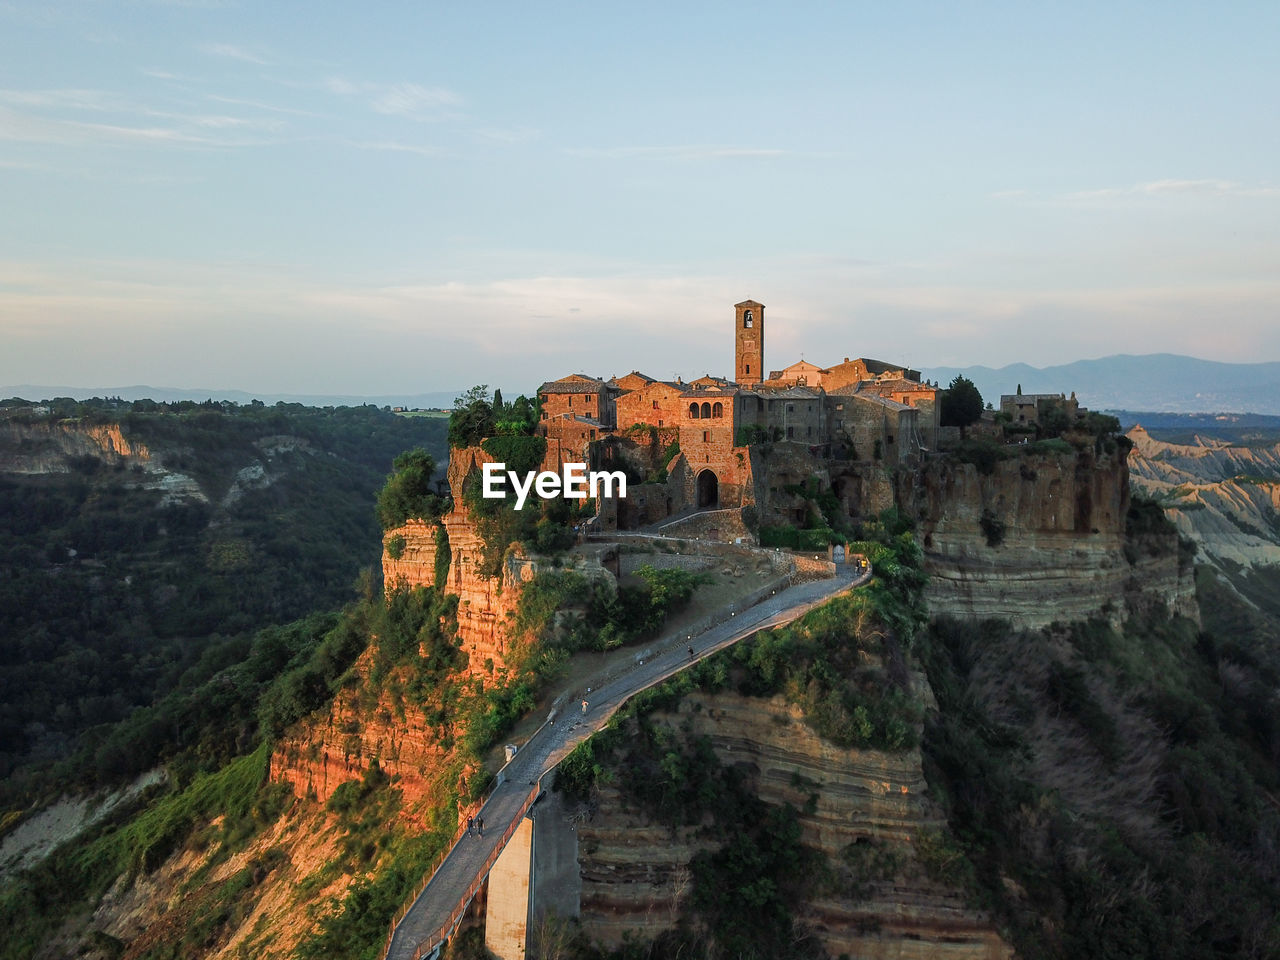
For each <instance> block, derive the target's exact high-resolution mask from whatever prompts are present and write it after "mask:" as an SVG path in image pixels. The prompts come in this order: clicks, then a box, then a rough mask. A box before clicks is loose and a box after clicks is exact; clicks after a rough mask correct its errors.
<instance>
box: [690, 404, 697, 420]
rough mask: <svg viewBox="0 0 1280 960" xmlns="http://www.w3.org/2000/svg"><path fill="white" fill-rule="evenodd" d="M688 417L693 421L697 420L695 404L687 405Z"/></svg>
mask: <svg viewBox="0 0 1280 960" xmlns="http://www.w3.org/2000/svg"><path fill="white" fill-rule="evenodd" d="M689 416H690V417H692V418H693V419H694V420H697V419H698V405H697V404H696V403H691V404H689Z"/></svg>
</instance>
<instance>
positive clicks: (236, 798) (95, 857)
mask: <svg viewBox="0 0 1280 960" xmlns="http://www.w3.org/2000/svg"><path fill="white" fill-rule="evenodd" d="M269 754H270V751H269V748H268V746H267V745H266V744H265V743H264V744H262V745H261V746H259V747H258V749H256V750H255V751H253V752H252V753H249V754H246V755H244V756H241V757H239V758H237V759H236V760H234V761H232V762H231V763H228V764H227V765H226V766H225V767H223V768H221V769H220V770H217V771H215V772H213V773H208V774H201V775H199V776H197V777H196V778H195V779H194V780H192V782H191V783H190V784H188V785H187V786H186V787H185V788H184V789H181V790H178V791H176V792H171V793H169V794H167V795H165V796H163V797H161V798H159V799H158V800H156V801H154V802H153V803H151V804H150V805H149V806H148V807H147V808H146V809H145V810H143V811H142V812H141V813H140V814H138V815H137V816H134V817H132V818H126V819H123V820H118V821H112V822H108V823H106V824H104V825H101V826H100V827H98V828H97V829H96V830H95V831H94V832H93V834H92V835H91V836H90V837H89V838H87V839H85V840H84V841H83V842H81V843H80V844H78V845H77V846H75V847H74V848H69V847H61V848H59V849H58V850H57V851H55V852H54V853H53V854H52V855H51V856H50V857H48V858H47V859H46V860H44V861H42V862H41V863H40V864H39V865H38V866H37V867H35V868H34V869H32V870H28V871H26V872H24V873H22V874H20V875H18V877H17V878H16V879H14V880H12V881H10V882H9V883H7V884H6V885H5V886H4V887H3V888H0V923H2V924H3V927H4V929H5V931H6V936H5V938H4V941H3V943H0V957H5V958H9V957H14V958H17V957H31V956H35V955H36V954H37V953H38V952H39V951H40V949H41V948H42V947H44V946H45V945H46V944H47V940H48V937H49V935H50V934H51V933H52V932H53V931H54V930H56V929H57V928H58V927H59V926H60V925H61V924H62V922H63V921H64V919H65V915H66V912H67V911H68V910H72V909H79V908H81V906H82V904H84V903H85V902H86V901H96V900H97V898H99V897H100V896H101V895H102V894H103V893H105V892H106V890H107V888H108V887H109V886H110V885H111V884H112V882H114V881H115V879H116V877H118V876H120V875H121V874H125V875H128V876H133V875H135V874H138V873H145V872H149V871H151V870H153V869H154V868H155V867H156V866H158V865H159V864H160V862H161V861H163V860H164V859H165V858H166V857H167V856H168V855H169V854H170V853H171V852H173V850H175V849H176V848H177V847H178V846H179V845H180V844H181V843H182V842H184V841H185V840H186V839H187V837H188V836H189V835H190V833H191V831H192V829H193V828H194V827H196V826H197V825H199V824H202V823H207V822H208V821H210V820H212V819H214V818H215V817H223V820H222V822H221V826H220V827H217V828H213V829H211V830H208V831H206V834H205V836H204V838H203V839H204V842H206V843H218V844H219V845H220V849H219V855H218V856H219V859H223V858H225V857H226V856H227V855H228V854H229V853H230V852H231V851H232V850H233V849H235V848H236V847H237V846H238V845H241V844H243V842H244V839H245V838H246V837H247V836H249V835H251V834H252V833H253V832H254V831H255V830H256V829H257V825H258V824H260V823H264V822H267V821H269V820H271V819H274V817H275V816H278V815H279V813H280V807H279V804H278V794H276V793H275V792H273V791H271V790H263V789H262V782H263V779H264V777H265V776H266V772H267V759H268V757H269Z"/></svg>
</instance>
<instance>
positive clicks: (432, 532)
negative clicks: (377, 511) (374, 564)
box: [382, 520, 442, 590]
mask: <svg viewBox="0 0 1280 960" xmlns="http://www.w3.org/2000/svg"><path fill="white" fill-rule="evenodd" d="M441 530H442V527H441V525H440V524H438V523H426V522H424V521H422V520H410V521H408V522H407V523H405V524H404V525H403V526H400V527H396V528H394V529H392V530H388V531H387V532H386V533H384V534H383V535H382V582H383V583H384V584H385V585H386V588H387V589H388V590H392V589H394V588H395V587H396V586H398V585H400V584H403V585H404V586H406V587H430V586H433V585H434V584H435V578H436V553H437V552H438V551H439V548H440V537H441V536H442V533H441ZM393 542H395V543H397V547H395V548H393V547H392V543H393ZM392 554H395V556H393V555H392Z"/></svg>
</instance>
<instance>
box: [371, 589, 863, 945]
mask: <svg viewBox="0 0 1280 960" xmlns="http://www.w3.org/2000/svg"><path fill="white" fill-rule="evenodd" d="M836 569H837V571H838V573H837V575H836V578H835V579H834V580H818V581H815V582H812V583H804V584H798V585H796V586H793V587H788V588H786V589H784V590H780V591H779V592H778V593H777V594H775V595H773V596H770V597H767V598H765V599H764V600H762V601H761V602H760V603H758V604H756V605H755V606H754V607H750V608H748V609H746V610H744V611H741V612H738V613H735V614H734V615H733V616H731V617H730V618H729V619H728V620H725V621H724V622H723V623H720V624H718V625H717V626H714V627H711V628H710V629H708V630H706V631H704V632H702V633H700V634H698V635H697V636H695V637H694V638H693V640H692V644H690V642H689V641H688V640H686V639H685V637H683V636H680V635H678V634H675V635H668V636H666V637H664V638H663V639H662V640H661V641H659V642H658V643H656V644H654V645H653V649H654V651H655V652H654V655H653V657H652V658H650V659H647V660H645V661H643V662H642V663H641V662H635V663H633V664H632V665H630V666H629V667H628V668H627V669H626V670H624V671H623V672H622V673H621V674H620V675H618V676H616V677H613V678H610V679H609V680H607V681H606V682H605V683H604V685H603V686H601V687H599V688H597V689H593V690H592V691H591V692H590V693H586V692H585V691H584V692H583V693H581V694H579V695H578V698H577V699H576V700H574V701H572V702H569V703H567V704H565V707H564V708H563V709H562V711H561V713H560V715H559V716H558V717H557V718H556V720H555V722H554V723H544V724H543V725H542V726H541V727H540V728H539V729H538V730H537V731H536V732H535V733H534V734H533V736H531V737H530V738H529V740H528V741H527V742H526V743H525V745H524V746H523V747H522V748H521V749H520V751H519V753H517V754H516V755H515V757H514V758H513V759H512V760H511V762H510V763H508V764H507V765H506V767H504V768H503V771H502V774H501V777H502V781H503V782H502V783H500V784H499V785H498V786H497V787H495V788H494V790H493V793H492V794H491V795H490V797H489V799H488V800H487V801H486V802H485V805H484V808H483V809H482V810H481V811H480V816H481V817H483V818H484V828H485V833H484V836H483V837H479V836H463V837H462V838H461V839H460V840H459V841H458V842H457V843H456V844H455V845H454V847H453V849H452V850H451V851H450V852H449V855H448V856H447V857H446V858H445V860H444V862H443V863H441V864H440V867H439V868H438V869H437V870H436V872H435V874H434V875H433V876H432V877H431V881H430V882H429V883H428V884H427V886H426V888H425V889H424V890H423V891H422V893H421V894H420V895H419V896H418V898H417V899H416V900H415V901H414V903H413V906H412V907H410V908H409V912H408V913H406V914H405V916H404V919H403V920H401V921H400V924H399V925H398V926H397V927H396V930H395V933H394V935H393V936H392V938H391V944H390V949H389V950H388V951H387V960H416V958H417V957H421V956H426V955H427V954H429V952H430V950H431V949H432V948H433V947H435V946H436V943H434V942H432V941H434V940H436V939H437V935H438V931H439V930H440V929H441V927H442V926H443V925H444V924H446V923H447V922H449V920H450V918H451V916H452V914H453V913H454V911H455V910H457V908H458V907H459V906H460V905H461V904H462V903H463V901H464V899H469V896H470V894H471V893H474V888H475V887H476V886H477V882H478V881H480V880H482V879H483V878H484V876H485V874H487V873H488V868H489V866H490V865H491V863H492V860H493V857H494V856H495V854H496V853H497V852H498V847H499V844H501V843H502V842H503V834H504V832H505V831H507V829H508V828H510V827H513V826H514V825H515V823H516V821H517V820H518V819H519V817H520V816H522V815H523V812H524V808H525V805H526V804H527V801H528V799H529V795H530V793H531V792H532V791H533V790H534V788H535V786H536V785H537V784H538V782H539V780H540V779H541V778H542V777H543V776H544V775H545V774H547V773H549V772H550V771H551V770H553V769H554V768H555V766H556V764H558V763H559V762H560V761H561V760H562V759H563V758H564V757H565V756H566V755H567V754H568V753H569V751H571V750H572V749H573V748H574V747H575V746H577V745H578V744H579V743H581V742H582V741H583V740H585V739H587V737H589V736H591V735H592V734H593V733H595V732H596V731H597V730H599V729H600V728H601V727H603V726H604V725H605V723H606V722H607V721H608V719H609V718H610V717H611V716H612V715H613V714H614V713H615V712H617V710H618V708H619V707H620V706H622V704H623V703H625V702H626V701H627V699H628V698H630V697H632V696H634V695H635V694H636V693H638V692H639V691H641V690H643V689H645V688H646V687H650V686H653V685H654V684H655V683H658V682H660V681H662V680H665V679H666V678H667V677H670V676H672V675H673V674H676V673H679V672H680V671H681V670H683V669H685V668H686V667H688V666H689V665H690V663H691V662H693V661H690V659H689V653H688V647H689V646H690V645H692V646H693V649H694V654H695V657H696V659H698V660H700V659H702V658H703V657H705V656H707V655H709V654H711V653H714V652H716V651H717V650H722V649H724V648H725V647H728V646H731V645H733V644H734V643H737V642H738V641H739V640H741V639H743V638H744V637H747V636H750V635H751V634H753V633H755V632H756V631H758V630H763V629H770V628H773V627H778V626H781V625H783V624H786V623H790V622H791V621H792V620H795V619H797V618H798V617H800V616H802V615H803V614H805V613H807V612H808V611H809V610H812V609H813V608H814V607H816V606H819V605H821V604H823V603H825V602H826V601H827V600H829V599H831V598H832V597H833V596H835V595H836V594H839V593H843V592H845V591H847V590H849V589H852V588H853V587H854V586H858V585H860V584H862V583H865V582H866V580H867V579H869V578H870V571H868V572H867V573H865V574H863V575H862V576H860V577H859V576H856V574H857V573H858V569H857V567H856V566H854V565H853V564H841V565H838V566H837V567H836ZM659 647H663V648H666V649H662V650H659ZM584 696H585V697H586V698H587V700H588V705H587V710H586V712H585V714H584V713H583V712H582V708H581V698H582V697H584ZM469 891H470V893H469Z"/></svg>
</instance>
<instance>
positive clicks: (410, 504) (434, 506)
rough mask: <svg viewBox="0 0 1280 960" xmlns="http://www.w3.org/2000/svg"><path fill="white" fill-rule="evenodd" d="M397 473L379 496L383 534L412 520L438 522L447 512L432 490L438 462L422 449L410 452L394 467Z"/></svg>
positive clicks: (397, 459)
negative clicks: (438, 518)
mask: <svg viewBox="0 0 1280 960" xmlns="http://www.w3.org/2000/svg"><path fill="white" fill-rule="evenodd" d="M392 467H393V469H394V471H395V472H394V473H392V474H391V475H390V476H389V477H387V484H386V486H384V487H383V488H382V492H381V493H379V494H378V522H379V523H381V524H382V529H383V530H390V529H392V528H393V527H398V526H400V525H401V524H402V523H404V522H405V521H406V520H408V519H410V518H411V517H412V518H415V519H420V520H434V519H436V518H437V517H439V516H440V514H441V513H442V512H443V510H444V502H443V500H442V499H441V498H440V497H439V496H437V495H436V493H435V492H434V491H433V490H432V489H431V474H432V473H434V472H435V469H436V462H435V461H434V460H432V459H431V454H429V453H427V451H425V450H423V449H422V448H421V447H419V448H417V449H416V450H406V451H405V452H404V453H402V454H400V456H398V457H396V459H395V461H394V462H393V463H392Z"/></svg>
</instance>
